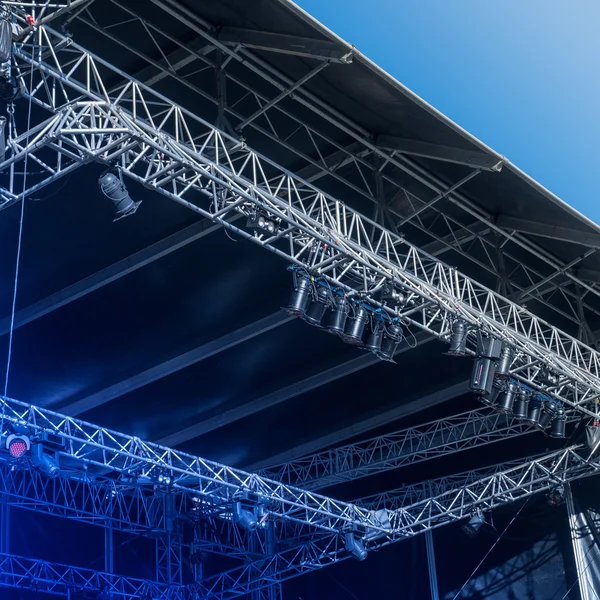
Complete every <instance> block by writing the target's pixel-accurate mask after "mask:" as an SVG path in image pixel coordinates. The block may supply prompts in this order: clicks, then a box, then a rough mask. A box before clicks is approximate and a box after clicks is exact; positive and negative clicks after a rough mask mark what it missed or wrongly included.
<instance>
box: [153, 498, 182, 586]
mask: <svg viewBox="0 0 600 600" xmlns="http://www.w3.org/2000/svg"><path fill="white" fill-rule="evenodd" d="M162 511H163V515H164V524H165V529H166V532H165V533H163V534H161V535H159V536H158V537H157V538H156V580H157V581H158V582H160V583H167V584H169V585H183V568H182V544H181V538H180V536H178V535H177V532H176V531H175V529H176V528H175V516H176V515H175V513H176V509H175V499H174V497H173V495H172V494H170V493H169V494H165V496H164V498H163V502H162Z"/></svg>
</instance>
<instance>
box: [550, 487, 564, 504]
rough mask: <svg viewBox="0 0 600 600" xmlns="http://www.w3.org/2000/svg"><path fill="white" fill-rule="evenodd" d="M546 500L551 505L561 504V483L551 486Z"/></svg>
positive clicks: (562, 502)
mask: <svg viewBox="0 0 600 600" xmlns="http://www.w3.org/2000/svg"><path fill="white" fill-rule="evenodd" d="M546 500H548V504H549V505H550V506H552V507H557V506H561V505H562V504H564V501H565V488H564V487H563V486H562V484H559V485H557V486H555V487H554V488H552V489H551V490H550V491H549V492H548V494H547V496H546Z"/></svg>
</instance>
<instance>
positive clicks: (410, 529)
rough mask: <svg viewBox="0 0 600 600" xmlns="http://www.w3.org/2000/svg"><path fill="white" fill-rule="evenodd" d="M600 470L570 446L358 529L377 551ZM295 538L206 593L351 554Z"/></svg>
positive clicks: (240, 589)
mask: <svg viewBox="0 0 600 600" xmlns="http://www.w3.org/2000/svg"><path fill="white" fill-rule="evenodd" d="M599 469H600V457H592V458H585V457H584V455H583V454H582V448H580V447H570V448H566V449H564V450H560V451H557V452H552V453H550V454H546V455H544V456H540V457H537V458H534V459H531V460H528V461H526V462H521V463H519V464H516V465H515V466H510V465H509V468H508V469H506V470H500V471H497V472H493V473H491V474H489V475H487V476H486V477H483V478H481V479H477V480H475V481H471V482H469V483H467V484H465V485H460V484H459V485H458V486H457V487H456V486H452V487H451V488H450V489H440V491H439V493H438V494H437V495H431V494H427V495H425V496H424V498H423V499H421V500H419V501H417V502H414V503H412V504H408V505H405V506H402V507H400V508H398V509H396V510H394V511H387V510H383V511H380V519H381V520H382V521H385V520H388V519H389V523H390V525H391V528H392V530H391V531H392V533H390V534H388V535H385V536H383V537H382V536H380V535H379V534H377V533H376V532H369V531H365V530H363V531H362V532H360V531H358V532H357V534H358V535H362V536H363V538H362V539H363V543H364V544H365V547H366V548H368V549H369V550H374V549H377V548H381V547H383V546H386V545H388V544H391V543H394V542H397V541H399V540H402V539H406V538H407V537H412V536H414V535H418V534H420V533H424V532H425V531H430V530H432V529H434V528H437V527H441V526H443V525H446V524H448V523H452V522H455V521H458V520H461V519H463V518H466V517H469V516H470V515H471V514H472V512H473V511H474V510H476V509H480V510H482V511H488V510H491V509H493V508H495V507H497V506H501V505H504V504H509V503H511V502H516V501H518V500H521V499H524V498H526V497H528V496H531V495H533V494H536V493H539V492H544V491H548V490H551V489H552V488H554V487H555V486H557V485H559V484H561V483H564V482H566V481H571V480H574V479H578V478H582V477H587V476H591V475H595V474H596V473H597V472H598V470H599ZM291 542H292V545H291V546H290V547H289V548H287V549H284V550H282V551H280V552H279V553H278V554H276V555H274V556H272V557H268V558H266V559H265V560H261V561H256V562H253V563H250V564H247V565H244V566H243V567H240V568H237V569H234V570H231V571H228V572H225V573H222V574H220V575H218V576H215V577H211V578H208V579H206V580H204V581H203V582H202V584H201V586H200V589H201V590H202V593H203V594H204V596H205V597H206V598H212V597H215V598H222V599H224V600H229V599H233V598H236V597H238V596H239V595H240V594H243V593H249V592H251V591H253V590H255V589H260V588H261V587H264V585H266V584H265V583H264V582H265V581H268V576H270V577H274V576H275V575H277V576H278V577H279V578H280V579H281V580H282V581H284V580H286V579H289V578H292V577H295V576H297V575H301V574H303V573H308V572H311V571H314V570H317V569H320V568H323V567H326V566H327V565H330V564H333V563H336V562H339V561H341V560H344V559H346V558H349V554H348V552H347V550H346V548H345V546H344V542H343V541H342V539H341V537H340V536H339V535H337V536H336V535H331V534H324V533H321V534H315V535H313V536H312V537H310V538H307V537H299V538H298V539H297V540H291ZM267 574H268V575H267Z"/></svg>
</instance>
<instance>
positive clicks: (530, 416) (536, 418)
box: [527, 396, 542, 427]
mask: <svg viewBox="0 0 600 600" xmlns="http://www.w3.org/2000/svg"><path fill="white" fill-rule="evenodd" d="M541 416H542V399H541V398H540V397H539V396H534V397H533V398H532V399H531V402H529V410H528V411H527V423H529V424H530V425H533V426H534V427H540V417H541Z"/></svg>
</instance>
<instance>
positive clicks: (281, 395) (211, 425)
mask: <svg viewBox="0 0 600 600" xmlns="http://www.w3.org/2000/svg"><path fill="white" fill-rule="evenodd" d="M417 338H418V342H417V343H425V342H427V341H430V340H431V339H432V338H431V336H426V335H422V336H417ZM410 349H411V347H410V346H403V347H402V348H400V350H399V351H398V352H397V353H396V355H398V354H400V353H402V352H405V351H406V350H410ZM379 362H380V360H379V359H378V358H377V357H376V356H375V355H373V354H370V353H369V354H364V355H363V356H359V357H358V358H353V359H352V360H349V361H347V362H345V363H342V364H341V365H336V366H335V367H332V368H331V369H327V370H326V371H322V372H321V373H317V374H316V375H312V376H311V377H308V378H307V379H303V380H302V381H298V382H296V383H293V384H292V385H288V386H286V387H284V388H282V389H280V390H277V391H275V392H272V393H270V394H267V395H266V396H262V397H261V398H257V399H255V400H252V401H250V402H246V403H245V404H242V405H241V406H236V407H235V408H232V409H230V410H227V411H225V412H222V413H220V414H218V415H215V416H214V417H210V418H208V419H205V420H203V421H200V422H199V423H196V424H194V425H191V426H190V427H186V428H185V429H182V430H181V431H177V432H175V433H172V434H170V435H167V436H165V437H163V438H161V439H160V440H158V441H157V443H158V444H164V445H166V446H178V445H179V444H183V443H184V442H187V441H189V440H192V439H194V438H196V437H199V436H201V435H204V434H206V433H209V432H211V431H214V430H215V429H218V428H220V427H224V426H225V425H229V424H230V423H234V422H235V421H238V420H240V419H244V418H246V417H250V416H251V415H253V414H256V413H257V412H260V411H262V410H266V409H267V408H271V407H273V406H277V405H278V404H281V403H282V402H285V401H286V400H290V399H292V398H295V397H296V396H300V395H301V394H306V393H307V392H310V391H312V390H315V389H317V388H319V387H321V386H323V385H327V384H328V383H332V382H333V381H336V380H337V379H340V378H342V377H346V376H347V375H351V374H352V373H356V372H357V371H360V370H361V369H364V368H366V367H370V366H371V365H374V364H377V363H379Z"/></svg>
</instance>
